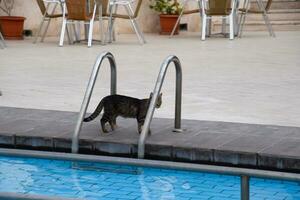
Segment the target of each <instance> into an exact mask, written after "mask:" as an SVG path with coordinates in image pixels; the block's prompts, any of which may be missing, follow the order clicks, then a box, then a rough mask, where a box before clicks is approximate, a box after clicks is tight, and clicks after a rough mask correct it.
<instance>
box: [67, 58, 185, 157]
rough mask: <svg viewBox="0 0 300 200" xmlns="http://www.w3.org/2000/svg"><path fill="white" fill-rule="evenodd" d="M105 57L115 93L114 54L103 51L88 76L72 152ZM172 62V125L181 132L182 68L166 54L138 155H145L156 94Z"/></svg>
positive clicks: (112, 92) (76, 148) (115, 72)
mask: <svg viewBox="0 0 300 200" xmlns="http://www.w3.org/2000/svg"><path fill="white" fill-rule="evenodd" d="M105 58H107V59H108V60H109V63H110V70H111V73H110V74H111V81H110V82H111V84H110V94H111V95H113V94H116V93H117V66H116V62H115V58H114V56H113V55H112V54H111V53H110V52H103V53H101V54H100V55H99V56H98V57H97V59H96V62H95V64H94V67H93V71H92V74H91V76H90V79H89V82H88V85H87V89H86V91H85V95H84V99H83V102H82V105H81V108H80V112H79V116H78V120H77V123H76V127H75V131H74V134H73V137H72V153H78V150H79V134H80V131H81V128H82V122H83V119H84V116H85V114H86V111H87V108H88V105H89V103H90V99H91V96H92V93H93V89H94V86H95V83H96V79H97V76H98V73H99V69H100V67H101V64H102V62H103V60H104V59H105ZM171 62H173V63H174V64H175V68H176V94H175V95H176V99H175V122H174V123H175V125H174V127H175V128H174V130H173V131H174V132H181V97H182V69H181V64H180V61H179V59H178V58H177V57H176V56H174V55H172V56H168V57H167V58H166V59H165V61H164V62H163V63H162V65H161V69H160V72H159V74H158V78H157V81H156V85H155V88H154V91H153V96H152V99H151V101H150V104H149V108H148V111H147V115H146V118H145V123H144V126H143V129H142V133H141V135H140V138H139V143H138V157H139V158H144V156H145V140H146V137H147V134H148V132H149V127H150V123H151V121H152V118H153V114H154V110H155V103H156V101H157V98H158V94H159V93H160V91H161V88H162V84H163V81H164V79H165V76H166V72H167V69H168V67H169V65H170V63H171Z"/></svg>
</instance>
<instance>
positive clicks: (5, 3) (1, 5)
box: [0, 0, 15, 16]
mask: <svg viewBox="0 0 300 200" xmlns="http://www.w3.org/2000/svg"><path fill="white" fill-rule="evenodd" d="M14 4H15V1H14V0H0V10H2V11H3V12H5V13H6V14H7V15H8V16H11V11H12V9H13V7H14Z"/></svg>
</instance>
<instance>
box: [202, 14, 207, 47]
mask: <svg viewBox="0 0 300 200" xmlns="http://www.w3.org/2000/svg"><path fill="white" fill-rule="evenodd" d="M206 22H207V17H206V15H205V14H203V15H202V34H201V40H202V41H204V40H205V36H206Z"/></svg>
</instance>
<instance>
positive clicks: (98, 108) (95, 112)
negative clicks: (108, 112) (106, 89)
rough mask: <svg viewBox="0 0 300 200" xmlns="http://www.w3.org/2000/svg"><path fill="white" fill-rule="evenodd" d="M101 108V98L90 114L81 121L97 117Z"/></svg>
mask: <svg viewBox="0 0 300 200" xmlns="http://www.w3.org/2000/svg"><path fill="white" fill-rule="evenodd" d="M102 109H103V100H101V101H100V103H99V104H98V106H97V108H96V110H95V111H94V112H93V113H92V114H91V115H90V116H88V117H86V118H84V119H83V121H84V122H89V121H92V120H93V119H95V118H96V117H98V115H99V114H100V113H101V111H102Z"/></svg>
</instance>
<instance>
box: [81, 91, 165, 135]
mask: <svg viewBox="0 0 300 200" xmlns="http://www.w3.org/2000/svg"><path fill="white" fill-rule="evenodd" d="M151 98H152V94H151V95H150V97H149V98H148V99H137V98H133V97H128V96H123V95H110V96H106V97H104V98H103V99H102V100H101V101H100V103H99V104H98V106H97V108H96V110H95V111H94V112H93V113H92V114H91V115H90V116H89V117H86V118H85V119H84V120H83V121H84V122H89V121H92V120H93V119H95V118H96V117H97V116H98V115H99V114H100V113H101V111H102V110H103V109H104V113H103V116H102V118H101V120H100V121H101V127H102V131H103V132H104V133H107V132H108V130H107V129H106V128H105V125H106V123H107V122H108V123H109V124H110V126H111V129H112V130H115V128H116V118H117V117H118V116H122V117H125V118H136V119H137V122H138V132H139V133H141V131H142V126H143V124H144V121H145V117H146V114H147V110H148V107H149V103H150V100H151ZM161 103H162V94H160V95H159V97H158V99H157V102H156V108H159V107H160V106H161Z"/></svg>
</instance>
